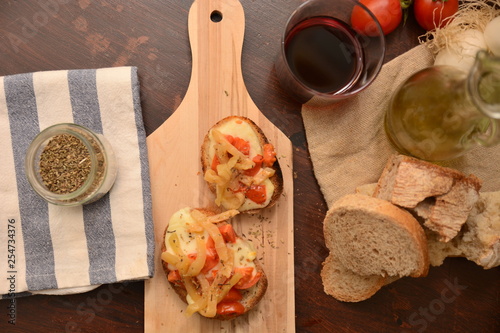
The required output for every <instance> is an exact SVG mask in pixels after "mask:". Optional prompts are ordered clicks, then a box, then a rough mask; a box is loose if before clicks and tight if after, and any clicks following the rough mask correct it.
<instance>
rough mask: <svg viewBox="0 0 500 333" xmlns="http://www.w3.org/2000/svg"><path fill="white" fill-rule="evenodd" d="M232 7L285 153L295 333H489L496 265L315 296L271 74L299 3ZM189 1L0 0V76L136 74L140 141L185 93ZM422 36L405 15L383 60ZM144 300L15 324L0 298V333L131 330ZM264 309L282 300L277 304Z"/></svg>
mask: <svg viewBox="0 0 500 333" xmlns="http://www.w3.org/2000/svg"><path fill="white" fill-rule="evenodd" d="M240 2H241V4H242V6H243V9H244V12H245V37H244V43H243V49H242V61H241V65H242V76H243V79H244V81H245V84H246V88H247V90H248V92H249V95H250V96H251V98H252V99H253V101H254V102H255V104H256V106H257V108H258V109H259V110H260V111H261V112H262V113H263V114H264V115H265V116H266V118H267V119H269V120H270V121H271V122H272V123H273V124H274V125H275V126H277V127H278V128H279V129H280V130H281V131H282V132H283V133H284V134H285V135H286V136H287V137H288V138H289V139H290V141H291V142H292V144H293V175H294V179H293V195H294V206H293V214H294V259H295V261H294V272H295V274H294V284H295V328H296V331H297V332H370V333H371V332H420V333H421V332H464V333H467V332H486V333H490V332H491V333H493V332H498V331H500V316H499V311H498V309H499V308H500V268H495V269H491V270H483V269H482V268H479V267H477V266H476V265H475V264H474V263H472V262H468V261H467V260H465V259H460V258H450V259H447V260H446V261H445V264H444V265H443V266H441V267H438V268H433V269H432V270H431V272H430V274H429V276H428V277H426V278H422V279H411V278H407V279H402V280H400V281H397V282H396V283H394V284H391V285H390V286H388V287H386V288H383V289H382V290H381V291H380V292H378V293H377V294H376V295H375V296H374V297H372V298H371V299H369V300H367V301H366V302H361V303H356V304H347V303H340V302H337V301H336V300H334V299H333V298H332V297H330V296H328V295H326V294H325V293H324V292H323V286H322V284H321V278H320V276H319V272H320V269H321V263H322V262H323V260H324V259H325V258H326V256H327V249H326V247H325V245H324V240H323V232H322V221H323V218H324V215H325V212H326V205H325V203H324V200H323V198H322V195H321V193H320V191H319V187H318V185H317V183H316V180H315V178H314V173H313V170H312V165H311V161H310V158H309V153H308V149H307V141H306V137H305V133H304V128H303V123H302V118H301V114H300V109H301V105H299V104H298V103H296V102H295V101H294V100H293V99H292V98H290V97H289V96H288V95H287V94H286V93H285V92H284V91H283V90H282V89H281V87H280V86H279V84H278V81H277V78H276V74H275V72H274V60H275V57H276V54H277V52H278V50H279V43H280V34H281V32H282V30H283V27H284V25H285V22H286V20H287V17H288V16H289V15H290V14H291V13H292V11H293V10H294V9H295V8H296V7H297V6H298V5H300V4H301V3H302V2H303V0H240ZM192 3H193V1H192V0H162V1H158V0H128V1H122V0H74V1H68V0H40V1H15V0H3V1H0V75H9V74H16V73H26V72H33V71H40V70H51V69H73V68H99V67H109V66H120V65H133V66H137V67H138V70H139V76H140V80H141V101H142V107H143V116H144V120H145V126H146V131H147V133H148V134H151V133H153V132H154V131H155V130H156V129H157V128H159V127H160V126H161V125H162V124H163V123H164V122H165V120H167V119H168V118H169V117H170V116H171V115H172V114H173V113H174V111H175V110H177V109H178V107H179V105H180V104H181V102H182V101H183V100H184V96H185V95H186V93H187V88H188V86H189V83H190V78H191V71H192V58H191V50H190V44H189V39H188V12H189V9H190V7H191V5H192ZM47 4H52V7H50V6H47ZM423 32H424V31H423V30H422V29H420V28H419V27H418V26H417V25H416V23H415V20H414V18H413V13H412V11H410V12H409V16H408V20H407V22H406V24H404V25H403V24H401V25H400V26H399V27H398V28H397V29H396V30H395V31H394V32H392V33H391V34H390V35H388V36H387V53H386V59H385V61H389V60H391V59H393V58H394V57H396V56H398V55H399V54H401V53H403V52H405V51H407V50H408V49H410V48H412V47H414V46H416V45H417V44H418V36H419V35H421V34H423ZM271 139H273V138H271ZM332 167H335V166H332ZM1 222H3V221H1ZM1 222H0V223H1ZM0 246H2V244H0ZM0 260H6V259H2V258H0ZM0 283H3V282H0ZM450 292H452V293H451V294H450ZM443 295H444V297H445V298H444V300H443ZM144 296H145V295H144V282H129V283H120V284H112V285H106V286H102V287H100V288H98V289H96V290H94V291H91V292H88V293H85V294H79V295H69V296H42V295H41V296H34V297H26V298H21V299H18V300H17V302H16V304H15V315H16V325H11V324H9V323H8V320H9V317H8V314H9V310H8V308H7V307H8V306H9V305H10V303H9V301H8V300H1V301H0V332H122V333H123V332H125V333H127V332H131V333H132V332H143V331H144V329H145V323H144V316H145V313H144V311H145V309H144ZM276 306H283V303H280V302H279V300H277V304H276Z"/></svg>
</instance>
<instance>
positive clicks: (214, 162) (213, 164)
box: [211, 155, 220, 171]
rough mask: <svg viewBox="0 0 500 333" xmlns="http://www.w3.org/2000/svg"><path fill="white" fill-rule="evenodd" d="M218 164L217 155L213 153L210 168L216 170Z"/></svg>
mask: <svg viewBox="0 0 500 333" xmlns="http://www.w3.org/2000/svg"><path fill="white" fill-rule="evenodd" d="M219 164H220V161H219V158H218V157H217V155H215V156H214V159H213V160H212V165H211V168H212V170H214V171H217V166H218V165H219Z"/></svg>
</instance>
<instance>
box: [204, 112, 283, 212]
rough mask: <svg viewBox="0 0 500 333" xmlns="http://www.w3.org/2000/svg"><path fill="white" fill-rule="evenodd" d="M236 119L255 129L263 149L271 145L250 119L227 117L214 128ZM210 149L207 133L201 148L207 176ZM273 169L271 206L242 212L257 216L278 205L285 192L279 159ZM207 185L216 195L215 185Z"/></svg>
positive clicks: (209, 164) (210, 163)
mask: <svg viewBox="0 0 500 333" xmlns="http://www.w3.org/2000/svg"><path fill="white" fill-rule="evenodd" d="M235 119H238V120H241V121H244V122H246V123H248V124H249V125H250V126H251V127H252V128H253V130H254V131H255V133H256V134H257V137H258V138H259V142H260V145H261V147H262V146H264V145H265V144H267V143H269V141H268V139H267V137H266V135H265V134H264V132H263V131H262V129H261V128H260V127H259V126H257V124H255V123H254V122H253V121H252V120H251V119H249V118H247V117H243V116H229V117H226V118H224V119H221V120H219V121H218V122H217V123H216V124H215V125H214V126H212V128H217V127H219V126H221V125H222V124H224V123H226V122H230V121H233V120H235ZM212 128H211V129H212ZM211 129H210V130H211ZM210 130H209V132H210ZM209 148H210V138H209V135H208V133H207V134H206V135H205V138H204V140H203V143H202V146H201V165H202V170H203V174H205V172H206V171H207V170H208V169H210V168H211V166H212V161H211V160H210V157H209V151H210V149H209ZM273 169H274V171H275V174H274V175H273V176H272V177H271V178H269V180H270V181H271V182H272V184H273V185H274V192H273V196H272V197H271V201H270V202H269V204H268V205H267V206H266V207H262V208H257V209H251V210H245V211H241V212H242V213H247V214H255V213H258V212H259V211H260V210H261V209H264V208H270V207H272V206H274V205H275V204H276V202H277V201H278V199H279V197H280V196H281V194H282V192H283V175H282V172H281V167H280V165H279V161H278V159H276V162H274V164H273ZM207 184H208V187H209V189H210V191H212V192H213V193H215V191H216V189H215V184H211V183H208V182H207Z"/></svg>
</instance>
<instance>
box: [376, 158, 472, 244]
mask: <svg viewBox="0 0 500 333" xmlns="http://www.w3.org/2000/svg"><path fill="white" fill-rule="evenodd" d="M480 188H481V180H480V179H478V178H477V177H475V176H474V175H469V176H466V175H465V174H463V173H461V172H459V171H458V170H454V169H451V168H445V167H442V166H439V165H436V164H433V163H430V162H426V161H422V160H419V159H416V158H413V157H409V156H405V155H394V156H392V157H391V158H390V159H389V161H388V163H387V165H386V167H385V168H384V170H383V172H382V175H381V176H380V178H379V180H378V183H377V187H376V188H375V193H374V195H373V196H374V197H377V198H380V199H384V200H387V201H390V202H392V203H393V204H395V205H398V206H401V207H404V208H408V209H411V210H412V211H413V212H415V213H416V214H418V215H419V216H420V217H422V218H424V224H425V226H426V227H428V228H429V229H431V230H433V231H435V232H436V233H438V234H439V235H440V240H442V241H444V242H447V241H449V240H451V239H452V238H453V237H455V236H456V235H457V233H458V232H459V230H460V228H461V227H462V225H463V224H464V223H465V221H466V220H467V217H468V216H469V214H470V212H471V210H472V207H473V206H474V204H475V202H476V201H477V200H478V198H479V190H480Z"/></svg>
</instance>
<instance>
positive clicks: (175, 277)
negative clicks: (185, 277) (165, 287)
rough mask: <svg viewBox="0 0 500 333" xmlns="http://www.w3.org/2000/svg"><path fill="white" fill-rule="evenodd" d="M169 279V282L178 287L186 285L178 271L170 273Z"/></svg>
mask: <svg viewBox="0 0 500 333" xmlns="http://www.w3.org/2000/svg"><path fill="white" fill-rule="evenodd" d="M167 279H168V281H170V282H172V283H174V284H176V285H178V286H183V285H184V283H183V282H182V278H181V274H180V273H179V271H178V270H175V271H170V272H168V276H167Z"/></svg>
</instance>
